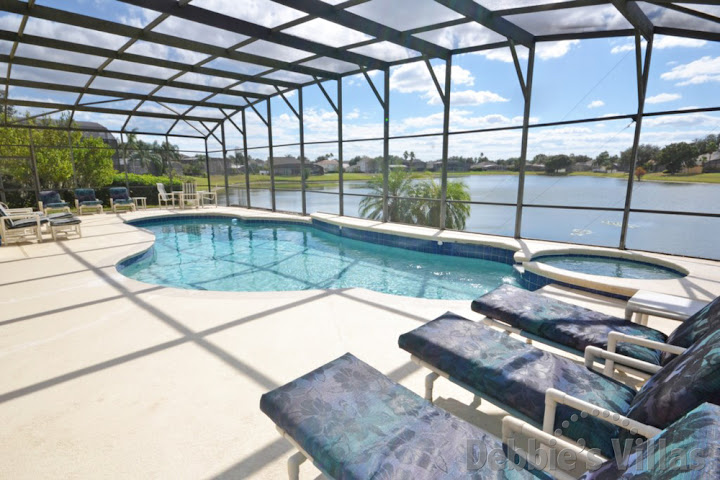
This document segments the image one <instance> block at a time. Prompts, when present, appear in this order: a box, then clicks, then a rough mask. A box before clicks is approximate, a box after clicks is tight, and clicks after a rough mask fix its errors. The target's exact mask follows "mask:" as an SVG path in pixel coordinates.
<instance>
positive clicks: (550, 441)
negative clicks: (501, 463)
mask: <svg viewBox="0 0 720 480" xmlns="http://www.w3.org/2000/svg"><path fill="white" fill-rule="evenodd" d="M516 434H519V435H521V436H522V437H524V438H525V439H528V440H537V441H538V442H539V443H540V445H539V447H540V449H545V450H547V451H548V455H549V454H550V453H553V454H563V452H572V453H573V454H574V455H575V460H579V461H582V462H584V463H585V464H586V465H587V467H588V469H589V470H593V469H594V468H595V467H597V466H599V465H600V464H602V463H603V462H605V461H606V460H607V459H606V458H605V457H603V456H602V455H600V454H599V453H598V451H597V450H596V449H592V448H591V449H587V448H584V447H581V446H580V445H578V444H576V443H573V442H568V441H567V440H565V439H562V438H559V437H556V436H554V435H552V434H550V433H546V432H543V431H542V430H540V429H539V428H536V427H534V426H533V425H531V424H529V423H528V422H524V421H522V420H520V419H519V418H516V417H513V416H511V415H507V416H505V417H503V419H502V442H503V443H504V444H505V445H507V447H508V455H510V453H515V454H517V455H519V456H520V457H521V458H523V459H524V460H525V461H526V462H528V463H530V464H532V465H533V466H535V467H537V468H541V469H542V470H544V471H546V472H547V473H550V474H551V475H553V477H554V478H557V479H560V480H564V479H575V478H576V477H574V476H572V475H570V474H569V473H566V472H564V471H562V470H558V469H557V464H558V462H557V461H556V460H557V459H554V460H555V461H551V460H550V459H549V458H548V459H545V460H546V461H543V459H538V458H537V453H536V452H533V453H532V455H531V452H525V451H523V450H522V449H517V448H515V435H516ZM550 466H554V467H555V468H553V469H552V471H549V470H547V467H550Z"/></svg>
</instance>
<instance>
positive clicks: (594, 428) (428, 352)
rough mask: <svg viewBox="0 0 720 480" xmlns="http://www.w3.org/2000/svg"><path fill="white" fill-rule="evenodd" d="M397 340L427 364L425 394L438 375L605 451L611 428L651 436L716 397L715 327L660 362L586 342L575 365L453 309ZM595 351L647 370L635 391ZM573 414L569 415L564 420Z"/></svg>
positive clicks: (719, 390)
mask: <svg viewBox="0 0 720 480" xmlns="http://www.w3.org/2000/svg"><path fill="white" fill-rule="evenodd" d="M398 343H399V345H400V348H402V349H404V350H406V351H408V352H409V353H410V354H411V358H412V360H413V361H414V362H415V363H418V364H420V365H422V366H424V367H427V368H429V369H430V370H431V371H432V373H430V374H429V375H428V378H427V380H426V392H425V397H426V398H427V399H428V400H432V387H433V382H434V381H435V379H437V378H438V376H443V377H445V378H448V379H449V380H450V381H452V382H453V383H456V384H458V385H460V386H461V387H463V388H465V389H467V390H469V391H470V392H472V393H473V394H475V395H476V396H477V397H478V398H484V399H487V400H488V401H490V402H491V403H493V404H496V405H498V406H499V407H501V408H503V409H505V410H506V411H508V412H509V413H511V414H513V415H514V416H516V417H519V418H522V419H524V420H527V421H529V422H530V423H532V424H534V425H542V426H543V428H544V430H545V431H546V432H549V433H551V432H555V431H556V429H560V430H561V432H560V433H561V434H562V435H564V436H566V437H569V438H571V439H573V440H576V441H579V440H581V439H582V441H583V442H585V443H586V444H587V445H590V446H593V447H596V448H599V449H600V451H601V452H602V453H603V454H604V455H606V456H608V457H610V456H612V452H613V450H612V446H611V444H610V443H608V439H610V438H615V437H617V436H618V430H621V431H624V429H626V428H635V429H637V431H638V433H639V434H641V435H644V436H646V437H647V436H652V435H653V434H654V433H653V427H655V428H665V427H667V426H668V425H670V424H671V423H672V422H674V421H675V420H677V419H678V418H680V417H681V416H682V415H684V414H685V413H687V412H689V411H690V410H692V409H693V408H695V407H696V406H698V405H700V404H701V403H703V402H712V403H720V368H718V365H719V364H720V330H717V329H713V330H712V331H711V332H709V333H708V334H707V335H705V336H704V337H702V338H700V339H699V340H697V341H696V343H694V344H693V345H691V346H690V347H689V348H688V349H687V350H683V349H681V348H678V347H674V348H675V349H676V352H678V353H679V352H680V351H682V353H679V355H677V356H676V357H674V358H673V359H671V360H669V361H668V362H667V364H666V365H664V366H663V367H659V366H657V365H653V364H650V363H647V362H642V361H640V360H637V359H633V358H630V357H625V356H622V355H619V354H617V353H610V352H606V351H604V350H601V349H599V348H597V347H588V349H587V350H586V360H585V366H582V365H579V364H577V363H575V362H573V361H572V360H570V359H569V358H566V357H563V356H560V355H556V354H553V353H550V352H548V351H545V350H541V349H539V348H537V347H535V346H533V345H528V344H526V343H524V342H522V341H519V340H516V339H514V338H512V337H510V336H509V335H505V334H504V333H503V332H500V331H497V330H494V329H492V328H490V327H488V326H486V325H483V324H482V323H479V322H473V321H471V320H468V319H466V318H463V317H461V316H459V315H456V314H453V313H446V314H445V315H442V316H441V317H440V318H437V319H435V320H433V321H431V322H428V323H426V324H425V325H423V326H421V327H419V328H416V329H415V330H412V331H410V332H408V333H405V334H403V335H401V336H400V338H399V340H398ZM598 357H599V358H603V359H605V360H612V361H613V362H616V363H620V362H625V363H626V364H627V365H629V366H631V367H633V368H638V369H645V370H646V371H648V372H650V373H653V375H652V376H651V377H650V379H649V380H648V382H647V383H645V385H644V386H643V387H642V388H641V389H640V390H639V391H637V390H635V389H634V388H631V387H629V386H627V385H625V384H623V383H621V382H619V381H617V380H615V379H613V378H611V377H609V376H605V375H603V374H601V373H598V372H596V371H594V370H593V369H592V366H593V364H594V361H595V360H596V358H598ZM578 410H581V411H584V412H585V413H586V414H588V413H591V412H592V411H593V410H600V411H602V410H607V411H610V412H614V414H613V415H611V416H610V417H609V418H607V420H600V419H597V418H594V417H592V416H589V417H582V418H580V417H577V414H579V413H580V412H579V411H578ZM573 415H575V416H576V417H577V418H575V420H576V421H570V420H571V418H572V416H573ZM561 427H562V428H561ZM619 427H622V428H619Z"/></svg>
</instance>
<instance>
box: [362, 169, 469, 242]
mask: <svg viewBox="0 0 720 480" xmlns="http://www.w3.org/2000/svg"><path fill="white" fill-rule="evenodd" d="M368 187H369V188H370V189H371V190H372V191H373V195H378V196H377V197H366V198H364V199H363V200H362V201H361V202H360V215H361V216H363V217H367V218H371V219H374V220H379V219H381V218H382V213H383V201H382V193H383V180H382V177H380V176H377V177H375V178H373V179H372V180H370V181H369V182H368ZM440 195H441V189H440V185H439V184H438V183H437V182H435V181H434V180H433V179H428V180H425V181H423V182H420V183H417V184H416V183H414V182H413V180H412V175H411V174H410V173H409V172H403V171H400V170H393V171H391V172H390V175H389V177H388V196H389V198H388V219H389V221H391V222H399V223H410V224H419V225H428V226H437V225H439V223H440V202H439V201H438V200H440ZM394 197H407V198H394ZM447 199H448V200H458V201H469V200H470V193H469V191H468V188H467V186H466V185H465V184H464V183H461V182H448V187H447ZM469 215H470V206H469V205H467V204H465V203H448V204H447V212H446V222H445V225H446V228H454V229H459V230H462V229H463V228H465V222H466V220H467V217H468V216H469Z"/></svg>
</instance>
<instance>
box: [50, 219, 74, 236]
mask: <svg viewBox="0 0 720 480" xmlns="http://www.w3.org/2000/svg"><path fill="white" fill-rule="evenodd" d="M81 223H82V220H80V219H79V218H77V217H70V218H51V219H49V221H48V226H49V228H50V233H51V234H52V238H53V240H57V238H58V235H65V236H66V237H68V236H70V235H71V234H74V235H77V236H78V237H81V238H82V228H81V227H80V224H81Z"/></svg>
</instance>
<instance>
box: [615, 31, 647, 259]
mask: <svg viewBox="0 0 720 480" xmlns="http://www.w3.org/2000/svg"><path fill="white" fill-rule="evenodd" d="M653 38H654V37H653V36H651V37H650V38H649V39H648V41H647V47H646V50H645V63H644V65H643V58H642V39H641V37H640V34H639V33H638V32H635V69H636V75H637V89H638V92H637V93H638V109H637V116H636V117H635V136H634V137H633V145H632V151H631V153H630V170H629V171H628V183H627V190H626V193H625V208H624V210H623V219H622V227H621V228H620V245H619V248H620V249H621V250H625V249H626V248H627V230H628V222H629V221H630V205H631V203H632V193H633V186H634V183H635V168H636V165H637V155H638V147H639V146H640V132H641V130H642V120H643V113H644V111H645V93H646V92H647V84H648V76H649V73H650V58H651V57H652V46H653Z"/></svg>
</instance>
